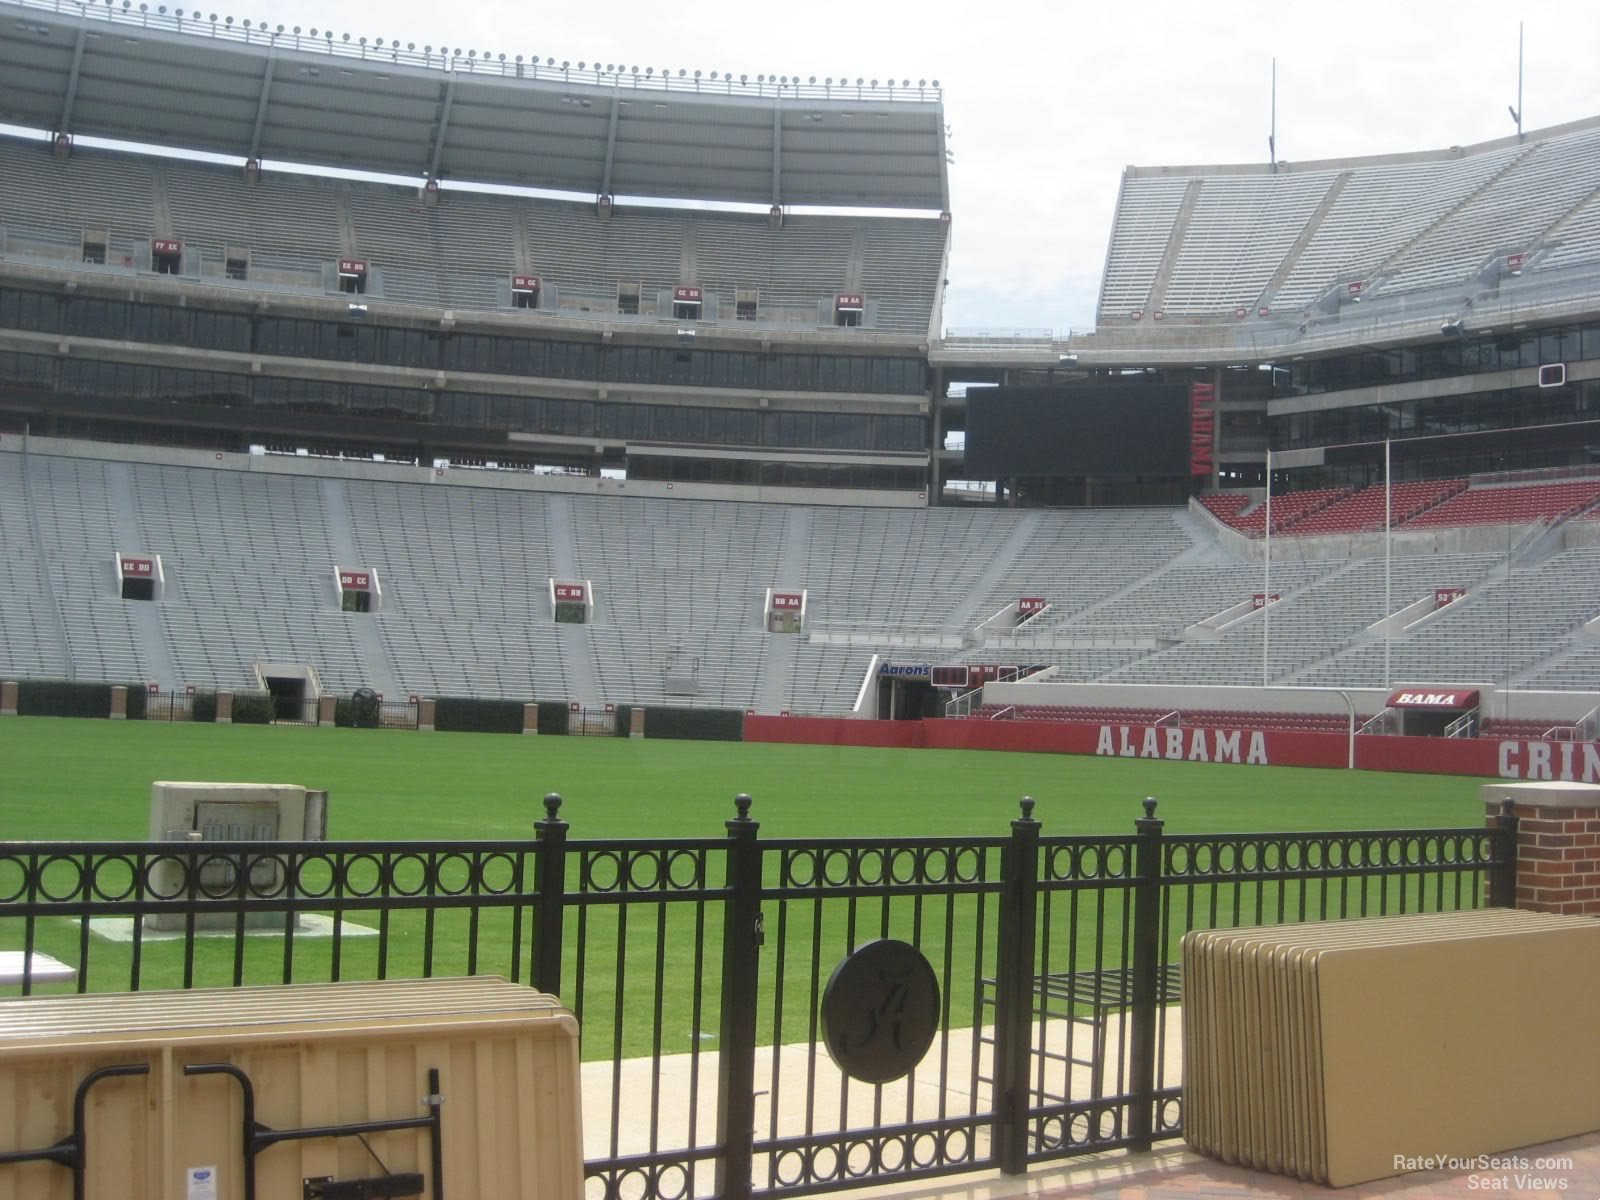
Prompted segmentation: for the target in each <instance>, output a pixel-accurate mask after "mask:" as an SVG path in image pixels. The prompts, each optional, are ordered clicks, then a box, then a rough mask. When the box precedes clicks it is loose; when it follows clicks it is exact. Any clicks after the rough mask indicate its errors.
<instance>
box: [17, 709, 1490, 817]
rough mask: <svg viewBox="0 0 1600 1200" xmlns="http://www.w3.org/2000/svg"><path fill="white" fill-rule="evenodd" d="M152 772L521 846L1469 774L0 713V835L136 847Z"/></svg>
mask: <svg viewBox="0 0 1600 1200" xmlns="http://www.w3.org/2000/svg"><path fill="white" fill-rule="evenodd" d="M154 780H210V781H230V782H238V781H245V782H253V783H293V784H300V785H303V786H305V787H311V788H324V789H326V790H327V791H328V793H329V821H328V832H329V836H330V837H331V838H334V839H341V840H362V839H378V838H382V839H412V838H415V839H419V840H421V839H438V838H449V839H467V838H485V839H505V838H522V837H531V836H532V829H533V823H534V822H535V821H536V820H538V819H539V818H540V817H541V816H542V815H543V811H544V810H543V806H542V804H541V798H542V797H543V796H544V795H545V794H546V793H548V792H559V793H561V795H562V796H563V797H564V798H565V801H566V803H565V805H564V807H563V808H562V816H563V817H565V818H566V819H567V820H568V821H569V822H570V823H571V826H572V829H571V833H570V836H571V837H573V838H614V837H651V838H665V837H711V836H718V835H720V834H721V833H722V832H723V829H722V822H723V821H725V820H726V819H727V818H729V817H731V816H732V815H733V796H734V795H735V794H736V793H738V792H748V793H749V794H750V795H751V796H752V797H754V800H755V805H754V808H753V810H752V814H751V815H752V816H754V817H755V818H756V819H757V820H759V821H760V822H761V827H762V834H763V836H771V837H806V836H818V837H894V836H971V835H999V834H1004V833H1005V832H1006V831H1007V829H1008V825H1009V822H1010V820H1011V818H1012V817H1014V816H1016V815H1017V800H1018V799H1019V798H1020V797H1022V796H1024V795H1028V796H1032V797H1034V798H1035V800H1037V802H1038V807H1037V809H1036V810H1035V816H1036V817H1037V818H1038V819H1039V820H1040V821H1041V822H1042V824H1043V832H1044V833H1045V834H1046V835H1049V834H1071V833H1085V834H1114V833H1129V832H1131V831H1132V828H1133V821H1134V819H1135V818H1137V817H1138V816H1139V815H1140V805H1139V801H1140V800H1141V799H1142V798H1143V797H1145V796H1155V797H1157V799H1158V800H1159V801H1160V811H1159V815H1160V816H1162V817H1163V818H1165V820H1166V823H1167V824H1166V828H1167V831H1168V832H1169V833H1204V832H1216V831H1257V832H1260V831H1279V830H1283V831H1292V830H1306V829H1340V830H1343V829H1375V828H1413V827H1430V826H1432V827H1436V826H1446V825H1450V826H1459V825H1475V824H1478V823H1480V822H1481V821H1482V808H1481V806H1480V803H1479V800H1478V786H1479V783H1480V782H1481V781H1480V780H1476V779H1466V778H1459V777H1454V776H1439V775H1399V774H1395V775H1388V774H1377V773H1372V772H1357V771H1331V770H1313V769H1309V768H1297V767H1259V766H1232V765H1227V764H1211V763H1175V762H1161V761H1145V760H1138V759H1100V758H1088V757H1082V756H1074V755H1055V754H1003V753H996V752H992V751H957V750H878V749H864V748H853V747H831V746H776V745H758V744H746V743H737V742H678V741H656V740H644V741H637V740H629V739H625V738H567V737H517V736H514V735H506V734H465V733H434V734H419V733H412V732H402V731H390V730H358V729H314V728H304V727H289V726H286V727H272V726H256V725H235V726H214V725H189V724H164V723H157V722H150V723H146V722H142V721H127V722H111V721H85V720H68V719H56V718H45V717H34V718H25V717H24V718H15V719H6V720H4V721H0V840H16V839H61V840H91V839H92V840H103V839H118V838H127V839H142V838H144V837H145V836H146V835H147V831H148V822H149V806H150V784H151V782H152V781H154Z"/></svg>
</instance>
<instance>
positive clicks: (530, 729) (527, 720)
mask: <svg viewBox="0 0 1600 1200" xmlns="http://www.w3.org/2000/svg"><path fill="white" fill-rule="evenodd" d="M522 732H523V733H525V734H528V735H529V736H532V735H533V734H536V733H538V732H539V706H538V705H537V704H524V705H523V706H522Z"/></svg>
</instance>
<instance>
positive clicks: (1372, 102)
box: [152, 0, 1600, 330]
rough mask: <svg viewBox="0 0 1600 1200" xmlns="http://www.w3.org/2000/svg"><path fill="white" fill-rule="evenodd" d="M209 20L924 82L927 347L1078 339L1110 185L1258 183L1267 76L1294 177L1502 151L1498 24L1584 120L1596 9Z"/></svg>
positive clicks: (1596, 84) (591, 2)
mask: <svg viewBox="0 0 1600 1200" xmlns="http://www.w3.org/2000/svg"><path fill="white" fill-rule="evenodd" d="M209 2H215V3H218V7H217V9H216V11H217V12H218V13H231V14H232V15H233V16H235V17H236V18H243V17H247V16H248V17H253V18H256V19H261V20H265V21H267V22H268V23H271V24H278V23H282V24H284V25H288V26H293V25H302V26H304V27H307V28H309V27H311V26H313V25H316V26H318V27H321V28H330V27H331V28H332V29H333V30H334V31H335V32H336V33H345V32H348V33H350V34H351V35H352V37H353V38H354V37H361V36H367V37H373V38H376V37H383V38H386V39H396V38H397V39H399V40H400V41H401V42H402V43H404V42H408V41H411V42H416V43H418V44H419V45H421V44H423V43H431V44H433V45H436V46H437V45H445V44H447V45H451V46H467V47H473V48H476V49H479V50H489V51H492V52H494V53H496V54H498V53H500V52H505V53H506V54H508V55H511V54H519V53H520V54H528V55H532V54H538V55H539V56H540V57H550V56H554V57H555V58H556V59H557V60H561V59H570V60H572V61H573V62H577V61H579V60H584V61H588V62H594V61H596V60H600V61H606V62H610V61H618V60H626V61H628V62H629V63H638V64H639V65H640V66H641V67H642V66H645V65H653V66H656V67H658V68H659V67H668V68H671V69H672V70H674V71H676V70H677V69H678V68H679V67H685V68H689V69H691V70H692V69H693V68H696V67H699V68H701V69H703V70H705V71H707V72H709V71H712V70H718V71H733V72H734V73H736V74H738V73H744V74H749V75H752V76H754V75H757V74H762V73H765V74H777V75H791V76H793V75H801V76H809V75H816V76H818V77H819V78H821V77H824V76H829V75H831V76H834V77H835V78H837V77H840V76H849V77H851V78H854V77H856V76H863V77H866V78H873V77H877V78H880V79H885V78H888V77H889V76H891V75H892V76H894V77H895V78H902V79H905V78H909V79H912V80H916V79H919V78H927V79H935V78H936V79H938V80H940V81H941V82H942V83H943V84H944V86H945V117H946V121H947V123H948V124H949V125H950V127H951V130H952V135H951V139H950V149H951V151H952V153H953V155H954V159H955V161H954V163H953V165H952V166H951V168H950V172H951V190H952V196H951V208H952V211H953V212H954V243H953V245H954V251H953V255H952V261H951V264H950V273H949V278H950V287H949V289H948V291H947V293H946V304H945V324H946V326H947V327H968V328H970V327H1003V326H1013V327H1027V328H1045V327H1050V328H1054V329H1057V330H1065V329H1067V328H1069V327H1075V328H1087V327H1089V326H1091V325H1092V324H1093V322H1094V303H1095V295H1096V292H1097V290H1098V287H1099V280H1100V272H1101V269H1102V267H1103V265H1104V260H1105V250H1106V240H1107V238H1108V236H1109V233H1110V227H1111V214H1112V209H1113V206H1114V205H1115V202H1116V195H1117V185H1118V179H1119V176H1120V173H1121V170H1122V168H1123V167H1124V166H1125V165H1127V164H1129V163H1136V164H1139V165H1162V164H1188V163H1237V162H1263V161H1265V160H1266V158H1267V132H1268V124H1269V97H1270V76H1271V62H1272V59H1273V57H1274V56H1276V58H1277V60H1278V125H1277V128H1278V157H1279V158H1280V159H1289V160H1291V161H1304V160H1308V159H1317V158H1335V157H1347V156H1351V155H1358V154H1383V153H1392V152H1399V151H1407V150H1425V149H1437V148H1442V147H1447V146H1452V145H1466V144H1470V143H1473V142H1479V141H1485V140H1488V139H1490V138H1497V137H1502V136H1505V135H1507V134H1510V133H1513V132H1514V126H1513V124H1512V121H1511V118H1510V116H1509V114H1508V113H1507V111H1506V109H1507V105H1508V104H1512V103H1514V102H1515V100H1516V89H1517V23H1518V21H1519V20H1521V21H1523V22H1525V25H1526V51H1525V68H1524V70H1525V85H1524V98H1523V113H1524V128H1525V129H1529V130H1533V129H1539V128H1543V127H1545V126H1549V125H1555V124H1559V123H1562V122H1565V121H1572V120H1577V119H1580V118H1583V117H1590V116H1595V115H1600V3H1595V2H1594V0H1527V2H1526V3H1524V4H1523V5H1522V6H1521V7H1520V8H1518V7H1516V6H1515V5H1513V4H1505V3H1492V2H1483V0H1453V2H1445V0H1276V2H1271V3H1268V2H1263V0H1220V2H1219V0H1212V2H1209V3H1205V2H1195V0H1190V2H1187V3H1174V2H1168V0H1132V2H1128V0H1100V2H1098V3H1095V4H1092V5H1087V4H1080V3H1074V2H1073V0H1058V2H1057V3H1049V2H1048V0H1009V2H1007V0H1001V2H999V3H991V4H981V3H974V2H971V0H967V2H964V3H961V2H955V0H920V2H916V3H912V2H909V0H854V2H852V0H694V2H693V3H688V4H685V3H681V2H669V0H650V2H645V0H587V2H571V0H569V2H566V3H561V2H557V3H529V2H527V0H477V3H469V4H465V5H460V6H457V5H451V6H448V7H445V6H438V5H431V4H422V3H419V2H418V0H382V2H381V3H380V2H379V0H319V2H318V3H311V2H310V0H256V2H255V3H253V4H249V5H245V4H243V3H242V0H239V2H237V3H236V2H235V0H209ZM224 5H226V7H224ZM169 6H170V5H169ZM152 7H154V5H153V3H152ZM206 11H210V9H209V8H207V9H206Z"/></svg>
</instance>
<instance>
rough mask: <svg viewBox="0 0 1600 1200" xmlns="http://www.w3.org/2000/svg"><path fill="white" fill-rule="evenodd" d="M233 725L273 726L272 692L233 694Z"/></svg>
mask: <svg viewBox="0 0 1600 1200" xmlns="http://www.w3.org/2000/svg"><path fill="white" fill-rule="evenodd" d="M233 723H234V724H235V725H271V724H272V693H271V692H235V693H234V694H233Z"/></svg>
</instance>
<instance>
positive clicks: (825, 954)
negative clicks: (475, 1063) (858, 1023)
mask: <svg viewBox="0 0 1600 1200" xmlns="http://www.w3.org/2000/svg"><path fill="white" fill-rule="evenodd" d="M560 804H561V801H560V798H559V797H557V796H551V797H547V798H546V801H545V805H546V816H545V818H544V819H543V820H541V821H539V822H538V824H537V826H536V836H535V838H534V839H533V840H532V841H527V842H517V843H504V844H501V843H484V842H456V843H428V844H420V843H409V842H370V843H328V844H315V843H309V844H308V843H263V842H231V843H224V842H212V843H203V842H181V843H148V844H144V843H141V844H129V843H50V844H47V843H10V844H0V947H3V948H5V949H9V950H13V951H15V950H20V951H22V952H23V953H22V955H21V956H14V957H20V963H21V966H20V969H19V972H18V977H17V979H16V980H15V982H13V983H11V984H10V986H9V987H0V991H6V992H9V993H13V994H15V993H18V992H20V993H21V994H30V993H35V992H42V991H57V990H70V989H73V988H75V989H76V990H78V991H105V990H124V989H129V990H138V989H142V988H154V987H200V986H228V985H240V984H246V983H292V982H308V981H325V980H339V979H358V978H359V979H370V978H410V977H421V976H433V975H460V974H496V975H503V976H505V977H506V978H508V979H513V980H517V981H522V982H527V983H530V984H532V985H534V986H537V987H540V988H543V989H545V990H547V991H551V992H555V993H556V994H558V995H560V996H561V997H562V999H563V1000H564V1001H565V1002H566V1003H567V1004H568V1005H569V1006H571V1007H572V1008H573V1009H574V1011H576V1012H577V1014H578V1016H579V1019H580V1021H581V1024H582V1029H583V1034H582V1036H583V1052H584V1058H585V1060H586V1061H587V1063H588V1065H587V1066H586V1068H585V1070H586V1075H585V1106H586V1113H585V1122H586V1124H588V1125H589V1126H590V1127H591V1128H593V1126H594V1123H596V1122H599V1123H600V1124H601V1125H602V1127H604V1128H606V1129H607V1130H608V1133H607V1138H606V1147H605V1150H604V1151H603V1152H602V1153H600V1154H598V1155H596V1156H595V1157H594V1158H593V1159H591V1161H590V1162H589V1163H588V1167H587V1170H588V1175H589V1179H590V1191H591V1195H592V1196H593V1197H595V1198H596V1200H613V1198H615V1200H623V1198H627V1200H634V1198H636V1197H638V1198H643V1200H693V1198H695V1197H701V1196H712V1195H717V1196H726V1197H729V1198H731V1200H738V1198H739V1197H745V1196H750V1195H752V1194H755V1193H765V1194H774V1193H794V1194H800V1193H807V1192H820V1191H827V1190H835V1189H841V1188H848V1187H852V1186H863V1185H870V1184H874V1183H878V1184H881V1183H883V1182H885V1181H886V1180H887V1179H888V1178H891V1177H892V1178H893V1179H895V1180H897V1181H899V1180H909V1179H915V1178H919V1177H931V1176H936V1175H941V1174H947V1173H951V1172H956V1171H966V1170H971V1169H974V1168H980V1167H988V1166H995V1167H999V1168H1001V1169H1003V1170H1006V1171H1012V1172H1015V1171H1021V1170H1023V1169H1025V1168H1026V1167H1027V1165H1028V1164H1029V1163H1030V1162H1035V1161H1040V1160H1045V1159H1051V1158H1058V1157H1063V1156H1067V1155H1073V1154H1081V1153H1088V1152H1093V1151H1099V1150H1104V1149H1110V1148H1115V1147H1127V1148H1133V1149H1140V1148H1148V1147H1149V1146H1150V1145H1151V1144H1152V1142H1153V1141H1155V1140H1159V1139H1163V1138H1171V1137H1176V1136H1178V1135H1179V1134H1180V1133H1181V1131H1182V1080H1181V1069H1180V1063H1181V1047H1180V1041H1181V1037H1180V1034H1181V1031H1180V1023H1179V1021H1178V1017H1177V1011H1176V1009H1175V1008H1174V1007H1173V1006H1174V1005H1175V1004H1177V1003H1178V1002H1179V1001H1180V998H1181V994H1182V980H1181V972H1180V970H1179V964H1178V947H1179V943H1180V940H1181V938H1182V936H1183V934H1184V933H1185V932H1187V931H1188V930H1190V929H1195V928H1209V927H1215V926H1229V925H1246V924H1258V923H1275V922H1284V921H1299V920H1327V919H1338V918H1343V917H1354V916H1368V915H1382V914H1388V913H1404V912H1415V911H1439V910H1447V909H1454V908H1471V907H1479V906H1482V905H1484V904H1486V903H1488V899H1489V896H1490V895H1491V893H1492V895H1493V896H1494V897H1496V898H1500V897H1510V896H1511V895H1513V893H1514V888H1513V887H1512V880H1513V879H1514V875H1515V858H1514V855H1515V819H1514V818H1512V817H1510V816H1505V817H1502V818H1501V819H1500V820H1499V822H1498V823H1496V824H1493V825H1491V826H1490V827H1488V828H1463V829H1432V830H1386V831H1376V832H1372V831H1369V832H1332V833H1291V834H1218V835H1192V836H1191V835H1182V836H1168V835H1166V834H1165V833H1164V830H1163V826H1162V822H1161V820H1159V819H1158V818H1157V817H1156V816H1155V811H1154V810H1155V805H1154V802H1153V801H1149V802H1147V811H1146V813H1145V816H1144V817H1143V818H1141V819H1140V820H1138V821H1137V822H1136V828H1135V832H1134V833H1133V835H1131V836H1119V837H1044V836H1042V835H1041V831H1040V826H1039V823H1038V822H1037V821H1035V820H1034V819H1033V814H1032V809H1033V803H1032V801H1030V800H1024V801H1023V803H1022V812H1021V815H1020V816H1019V818H1018V819H1016V820H1014V821H1013V822H1012V823H1011V828H1010V831H1009V834H1007V835H1005V836H998V837H989V838H905V839H887V840H886V839H871V840H863V839H857V840H846V839H830V840H798V839H785V840H762V839H761V838H760V837H759V827H758V824H757V822H756V821H754V820H753V819H751V816H750V802H749V798H748V797H744V796H741V797H739V798H738V799H737V801H736V812H735V816H734V818H733V819H732V820H730V821H728V822H727V827H726V831H725V835H724V836H720V837H710V838H705V839H685V840H673V841H668V842H662V841H649V842H646V841H638V840H607V841H580V840H569V839H568V836H567V834H568V828H567V825H566V823H565V822H564V821H562V820H561V819H560V815H559V810H560ZM876 938H895V939H899V940H903V941H906V942H909V943H910V944H912V945H914V946H916V947H917V949H918V950H919V951H920V952H921V954H922V955H923V956H924V957H925V958H926V959H927V960H928V962H929V963H930V964H931V966H932V968H933V972H934V975H935V976H936V978H937V979H938V983H939V992H940V998H941V1019H940V1021H939V1026H938V1030H937V1034H936V1036H935V1038H934V1041H933V1045H932V1047H931V1049H930V1050H929V1052H928V1053H927V1055H926V1056H925V1057H924V1058H923V1059H922V1061H921V1062H920V1063H919V1064H918V1065H917V1067H916V1068H915V1069H914V1070H913V1071H912V1073H911V1074H910V1075H909V1076H907V1077H906V1078H904V1079H900V1080H896V1081H894V1082H891V1083H886V1084H865V1083H861V1082H857V1081H853V1080H851V1079H848V1078H846V1077H845V1076H844V1075H843V1074H842V1073H841V1072H840V1071H839V1070H838V1069H837V1068H836V1067H835V1065H834V1063H833V1060H832V1059H831V1057H830V1055H829V1053H828V1051H827V1050H826V1049H825V1048H824V1047H823V1046H822V1045H821V1042H822V1040H823V1039H822V1031H821V1028H820V1025H819V1016H818V1011H819V1006H820V1001H821V997H822V995H823V992H824V990H825V988H826V985H827V982H828V979H829V976H830V975H831V974H832V972H833V970H834V967H835V965H836V964H837V963H839V962H840V960H841V959H842V958H843V957H844V956H845V955H846V954H847V953H848V952H849V951H850V950H851V949H852V948H854V947H856V946H858V945H860V944H861V943H863V942H865V941H870V940H873V939H876ZM45 956H48V957H45ZM52 960H53V962H52ZM54 964H62V965H64V969H65V970H67V971H70V972H72V973H73V974H74V978H73V979H72V980H71V981H70V982H64V983H53V984H52V983H45V982H44V980H45V979H46V978H47V975H46V972H47V970H48V969H49V968H50V967H51V966H52V965H54Z"/></svg>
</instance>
